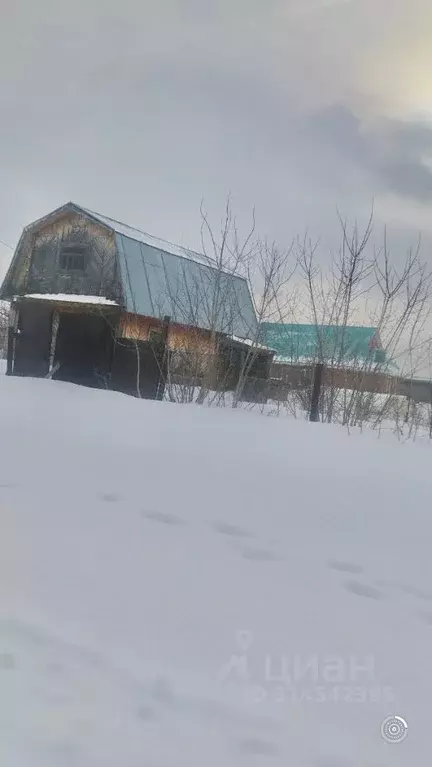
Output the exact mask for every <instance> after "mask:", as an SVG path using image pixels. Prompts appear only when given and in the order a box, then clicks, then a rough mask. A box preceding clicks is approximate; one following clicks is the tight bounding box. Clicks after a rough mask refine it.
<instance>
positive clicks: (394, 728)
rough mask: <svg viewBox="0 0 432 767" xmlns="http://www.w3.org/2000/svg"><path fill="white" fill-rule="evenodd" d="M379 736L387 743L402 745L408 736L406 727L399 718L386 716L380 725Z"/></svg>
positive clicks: (404, 722) (403, 721)
mask: <svg viewBox="0 0 432 767" xmlns="http://www.w3.org/2000/svg"><path fill="white" fill-rule="evenodd" d="M381 735H382V736H383V738H384V740H386V741H387V743H402V741H403V740H405V738H406V736H407V735H408V725H407V723H406V721H405V719H402V717H401V716H388V717H387V719H384V721H383V723H382V725H381Z"/></svg>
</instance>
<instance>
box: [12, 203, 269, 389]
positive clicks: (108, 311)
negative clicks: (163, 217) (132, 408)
mask: <svg viewBox="0 0 432 767" xmlns="http://www.w3.org/2000/svg"><path fill="white" fill-rule="evenodd" d="M0 299H3V300H7V301H10V302H11V317H12V321H11V327H10V331H9V342H8V373H9V374H11V375H28V376H39V377H43V376H50V377H52V378H57V379H60V380H66V381H72V382H74V383H82V384H85V385H90V386H105V387H109V388H113V389H116V390H119V391H125V392H128V393H131V394H138V395H139V396H143V397H150V398H160V397H162V396H163V391H164V387H165V384H166V380H167V377H168V375H176V376H185V375H186V374H189V376H190V377H192V378H193V379H194V380H196V381H197V382H199V381H200V380H201V381H202V380H203V379H204V378H205V379H206V381H207V382H208V383H209V384H210V383H211V384H214V383H215V380H216V379H217V380H218V381H219V383H221V382H222V383H221V385H224V386H225V387H228V388H229V387H231V388H235V386H236V385H237V382H238V379H239V376H240V371H241V369H242V363H243V362H244V359H245V356H246V357H247V358H248V360H249V364H248V366H247V370H248V379H249V380H248V382H246V383H247V384H248V385H247V386H246V387H245V390H249V392H250V394H251V396H252V397H253V396H255V395H254V393H253V390H254V388H255V390H256V391H257V392H258V394H257V395H256V396H258V397H262V396H263V391H264V388H265V380H266V378H267V377H268V375H269V369H270V365H271V361H272V358H273V352H271V351H269V350H267V349H264V348H259V347H254V350H253V356H252V355H251V351H250V342H249V341H248V339H251V338H256V337H257V334H258V327H257V320H256V314H255V310H254V305H253V301H252V297H251V293H250V290H249V286H248V283H247V281H246V280H245V279H244V278H243V277H241V276H239V275H237V274H233V273H229V272H228V271H225V270H223V269H220V268H218V266H217V264H216V263H215V262H214V261H212V260H211V259H210V258H208V257H207V256H205V255H202V254H198V253H195V252H193V251H191V250H188V249H186V248H183V247H180V246H176V245H173V244H172V243H169V242H166V241H164V240H160V239H157V238H155V237H153V236H152V235H149V234H146V233H144V232H142V231H140V230H138V229H134V228H132V227H129V226H126V225H125V224H122V223H120V222H119V221H116V220H114V219H111V218H108V217H106V216H102V215H100V214H98V213H95V212H94V211H90V210H87V209H86V208H83V207H80V206H78V205H75V204H74V203H71V202H70V203H67V204H66V205H63V206H62V207H60V208H58V209H56V210H54V211H53V212H52V213H49V214H48V215H46V216H44V217H43V218H41V219H39V220H37V221H35V222H34V223H32V224H30V225H29V226H27V227H26V228H25V229H24V231H23V233H22V236H21V238H20V240H19V243H18V246H17V248H16V251H15V253H14V256H13V259H12V262H11V265H10V267H9V270H8V272H7V274H6V277H5V279H4V282H3V285H2V287H1V290H0ZM210 374H211V375H210ZM253 381H255V383H256V385H255V386H254V385H252V383H253Z"/></svg>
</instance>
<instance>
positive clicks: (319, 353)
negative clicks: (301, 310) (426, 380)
mask: <svg viewBox="0 0 432 767" xmlns="http://www.w3.org/2000/svg"><path fill="white" fill-rule="evenodd" d="M261 340H262V341H263V343H265V344H268V345H269V346H272V347H273V348H274V349H276V352H277V357H276V361H277V362H305V361H307V360H309V361H310V360H316V359H321V360H322V361H323V362H327V363H328V362H335V363H336V362H342V363H350V362H351V363H352V362H357V363H358V362H366V361H372V362H375V363H382V362H385V360H386V355H385V352H384V350H383V348H382V344H381V341H380V338H379V333H378V332H377V330H376V328H371V327H364V326H350V325H347V326H344V327H342V326H339V325H321V326H319V327H316V326H315V325H306V324H299V325H293V324H285V323H278V322H264V323H263V324H262V326H261Z"/></svg>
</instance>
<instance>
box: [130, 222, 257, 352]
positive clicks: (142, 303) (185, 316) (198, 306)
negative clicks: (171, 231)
mask: <svg viewBox="0 0 432 767" xmlns="http://www.w3.org/2000/svg"><path fill="white" fill-rule="evenodd" d="M115 237H116V244H117V252H118V258H119V265H120V273H121V279H122V285H123V293H124V299H125V308H126V310H127V311H129V312H133V313H136V314H142V315H146V316H148V317H159V318H163V317H164V316H166V315H168V316H169V317H170V318H171V321H173V322H177V323H179V324H182V325H193V326H195V327H199V328H203V329H207V330H211V329H214V330H216V331H218V332H220V333H226V334H228V335H235V336H239V337H240V338H250V337H251V336H252V337H253V336H254V334H256V332H257V320H256V315H255V310H254V306H253V303H252V298H251V294H250V291H249V286H248V283H247V281H246V280H245V279H243V278H242V277H238V276H236V275H233V274H227V273H224V272H218V271H217V270H216V269H214V268H211V267H209V266H207V265H206V264H201V263H198V262H197V261H193V260H192V259H188V258H184V257H179V256H178V255H175V254H173V253H168V252H167V251H165V250H162V249H160V248H155V247H153V246H151V245H148V244H147V243H144V242H142V241H138V240H136V239H133V238H131V237H127V236H125V235H124V234H121V233H119V232H116V235H115Z"/></svg>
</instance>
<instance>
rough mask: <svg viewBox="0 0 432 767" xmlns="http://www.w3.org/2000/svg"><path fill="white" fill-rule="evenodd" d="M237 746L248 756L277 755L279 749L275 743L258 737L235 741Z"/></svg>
mask: <svg viewBox="0 0 432 767" xmlns="http://www.w3.org/2000/svg"><path fill="white" fill-rule="evenodd" d="M237 748H238V750H239V751H241V752H242V753H243V754H249V755H250V756H277V754H278V753H279V749H278V747H277V746H276V744H275V743H272V742H271V741H268V740H261V739H260V738H245V739H244V740H240V741H239V742H238V743H237Z"/></svg>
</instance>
